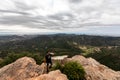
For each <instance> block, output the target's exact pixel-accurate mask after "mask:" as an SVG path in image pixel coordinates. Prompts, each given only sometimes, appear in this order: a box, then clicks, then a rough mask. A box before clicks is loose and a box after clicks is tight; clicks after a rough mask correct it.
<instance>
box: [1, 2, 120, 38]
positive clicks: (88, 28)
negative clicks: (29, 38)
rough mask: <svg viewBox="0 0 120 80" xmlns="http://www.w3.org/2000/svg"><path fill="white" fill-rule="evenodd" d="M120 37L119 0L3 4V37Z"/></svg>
mask: <svg viewBox="0 0 120 80" xmlns="http://www.w3.org/2000/svg"><path fill="white" fill-rule="evenodd" d="M44 33H77V34H97V35H112V36H113V35H114V36H120V0H0V34H44Z"/></svg>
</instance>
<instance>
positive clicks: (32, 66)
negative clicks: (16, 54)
mask: <svg viewBox="0 0 120 80" xmlns="http://www.w3.org/2000/svg"><path fill="white" fill-rule="evenodd" d="M41 74H43V70H42V68H41V66H39V65H37V64H36V62H35V60H34V59H32V58H29V57H23V58H20V59H18V60H17V61H15V62H14V63H12V64H9V65H7V66H5V67H3V68H1V69H0V80H26V78H30V77H36V76H38V75H41Z"/></svg>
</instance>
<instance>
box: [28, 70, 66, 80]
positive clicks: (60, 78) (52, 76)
mask: <svg viewBox="0 0 120 80" xmlns="http://www.w3.org/2000/svg"><path fill="white" fill-rule="evenodd" d="M28 80H68V79H67V76H66V75H64V74H62V73H61V72H60V71H59V70H56V71H51V72H49V73H48V74H43V75H40V76H38V77H35V78H31V79H28Z"/></svg>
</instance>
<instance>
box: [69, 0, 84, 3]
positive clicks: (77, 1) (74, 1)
mask: <svg viewBox="0 0 120 80" xmlns="http://www.w3.org/2000/svg"><path fill="white" fill-rule="evenodd" d="M69 1H70V3H79V2H82V1H83V0H69Z"/></svg>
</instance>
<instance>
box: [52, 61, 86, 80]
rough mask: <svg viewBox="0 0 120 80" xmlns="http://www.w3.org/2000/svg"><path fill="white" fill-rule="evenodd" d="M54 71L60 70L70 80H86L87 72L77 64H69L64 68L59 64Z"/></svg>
mask: <svg viewBox="0 0 120 80" xmlns="http://www.w3.org/2000/svg"><path fill="white" fill-rule="evenodd" d="M53 69H54V70H56V69H59V70H60V71H61V72H62V73H64V74H66V75H67V77H68V79H69V80H85V71H84V69H83V67H82V66H81V65H80V64H79V63H77V62H67V63H65V64H64V66H62V65H61V64H60V63H57V64H56V65H55V66H54V67H53Z"/></svg>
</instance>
